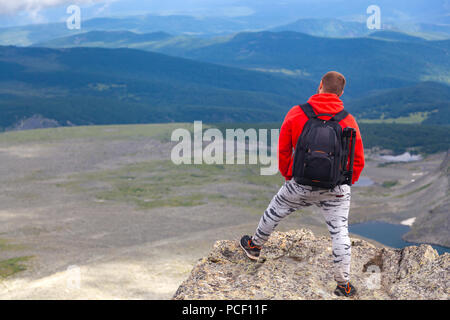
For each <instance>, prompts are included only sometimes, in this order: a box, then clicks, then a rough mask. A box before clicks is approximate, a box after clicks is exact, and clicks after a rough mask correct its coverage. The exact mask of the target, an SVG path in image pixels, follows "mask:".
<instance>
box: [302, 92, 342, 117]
mask: <svg viewBox="0 0 450 320" xmlns="http://www.w3.org/2000/svg"><path fill="white" fill-rule="evenodd" d="M308 103H309V104H310V105H311V106H312V107H313V109H314V111H315V112H316V113H318V114H319V113H331V114H336V113H338V112H341V111H342V110H343V109H344V103H343V102H342V100H341V99H339V97H338V96H337V95H336V94H334V93H320V94H315V95H313V96H312V97H311V98H309V100H308Z"/></svg>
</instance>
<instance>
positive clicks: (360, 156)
mask: <svg viewBox="0 0 450 320" xmlns="http://www.w3.org/2000/svg"><path fill="white" fill-rule="evenodd" d="M308 103H309V104H310V105H311V106H312V107H313V109H314V111H315V112H316V113H317V114H320V113H330V114H332V115H335V114H336V113H338V112H340V111H341V110H342V109H344V103H343V102H342V101H341V99H339V97H338V96H337V95H335V94H333V93H321V94H316V95H313V96H312V97H311V98H310V99H309V101H308ZM323 119H329V117H326V116H324V117H323ZM306 121H308V117H307V116H306V115H305V113H304V112H303V110H302V109H301V108H300V107H299V106H295V107H293V108H292V109H291V110H290V111H289V112H288V114H287V115H286V118H285V119H284V122H283V125H282V126H281V131H280V138H279V141H278V168H279V170H280V173H281V174H282V175H283V177H285V179H286V180H290V179H291V178H292V162H293V154H294V153H293V151H294V149H295V147H296V145H297V140H298V138H299V137H300V135H301V133H302V130H303V126H304V125H305V123H306ZM339 124H340V125H341V127H342V128H345V127H351V128H354V129H356V145H355V159H354V165H353V179H352V180H353V183H355V182H356V181H357V180H358V179H359V176H360V174H361V172H362V170H363V168H364V148H363V142H362V139H361V133H360V132H359V127H358V124H357V123H356V120H355V118H353V116H352V115H348V117H346V118H345V119H344V120H342V121H341V122H339Z"/></svg>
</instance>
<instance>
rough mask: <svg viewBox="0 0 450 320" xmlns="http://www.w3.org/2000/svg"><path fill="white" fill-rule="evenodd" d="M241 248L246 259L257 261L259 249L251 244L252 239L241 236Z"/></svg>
mask: <svg viewBox="0 0 450 320" xmlns="http://www.w3.org/2000/svg"><path fill="white" fill-rule="evenodd" d="M240 245H241V248H242V249H243V250H244V252H245V254H246V255H247V257H249V258H250V259H252V260H258V258H259V253H260V252H261V247H260V246H257V245H255V244H253V242H252V237H250V236H243V237H242V238H241V241H240Z"/></svg>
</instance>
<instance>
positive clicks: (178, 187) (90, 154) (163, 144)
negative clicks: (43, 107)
mask: <svg viewBox="0 0 450 320" xmlns="http://www.w3.org/2000/svg"><path fill="white" fill-rule="evenodd" d="M180 127H184V128H186V129H188V130H192V125H191V124H160V125H127V126H88V127H74V128H53V129H44V130H31V131H20V132H7V133H2V134H0V159H1V161H2V166H1V168H0V170H1V175H0V176H1V179H2V182H3V183H2V184H1V189H2V190H1V192H0V195H1V201H2V204H3V206H2V214H1V215H0V219H1V222H2V223H1V225H0V239H1V242H0V244H1V245H0V268H2V262H3V263H4V262H5V261H6V262H8V265H9V266H10V267H9V269H8V270H9V271H8V273H7V274H8V275H9V276H8V277H7V278H3V279H1V280H0V298H7V299H11V298H13V299H19V298H20V299H33V298H37V297H39V298H41V299H78V298H83V299H106V298H107V299H116V298H118V299H124V298H131V299H134V298H138V299H141V298H145V299H156V298H161V299H168V298H170V297H171V296H172V295H173V294H174V292H175V290H176V289H177V287H178V286H179V285H180V283H181V282H182V281H183V280H184V279H185V278H186V277H187V275H188V274H189V272H190V270H191V268H192V267H193V265H194V264H195V263H196V261H197V259H199V258H200V257H202V256H204V255H205V254H206V253H207V252H209V250H210V249H211V246H212V245H213V243H214V241H216V240H220V239H230V240H231V239H238V238H239V236H241V235H242V234H244V233H252V232H253V230H254V228H255V226H256V223H257V222H258V221H259V218H260V216H261V213H262V211H263V210H264V209H265V207H266V205H267V203H268V201H269V200H270V199H271V197H272V196H273V194H274V193H275V192H276V191H277V190H278V188H279V187H280V185H281V183H282V178H281V177H280V176H279V175H275V176H260V175H259V167H258V166H255V165H252V166H250V165H228V166H227V165H223V166H222V165H205V164H204V165H181V166H176V165H174V164H173V163H172V162H171V161H170V152H171V149H172V147H173V146H174V143H172V142H170V134H171V132H172V131H173V130H174V129H175V128H180ZM377 154H378V153H371V152H370V151H368V152H367V158H368V159H367V160H368V161H367V167H366V169H365V171H364V172H363V176H364V177H368V178H370V179H371V180H373V182H374V184H373V185H371V186H367V187H354V188H353V196H352V209H351V218H350V223H357V222H363V221H370V220H380V221H387V222H392V223H400V222H401V221H404V220H405V219H410V218H413V217H416V221H420V223H418V224H417V228H416V225H415V224H413V229H412V230H413V231H414V232H413V233H412V234H411V235H410V236H411V237H412V239H414V241H426V242H433V243H440V244H445V245H448V233H447V231H446V229H445V228H447V230H448V224H447V223H448V222H445V221H447V220H445V219H448V212H447V213H446V212H445V211H444V212H442V211H439V210H441V209H439V208H445V206H444V207H443V205H445V203H446V201H448V169H447V175H446V174H445V162H444V165H441V164H442V163H443V160H444V158H445V154H443V153H437V154H434V155H431V156H427V157H425V158H424V159H423V160H420V161H417V162H411V163H396V164H389V163H385V161H382V160H380V158H379V157H378V155H377ZM383 163H385V164H384V165H383ZM447 163H448V162H447ZM442 170H444V171H442ZM412 180H415V181H414V182H413V181H412ZM446 188H447V189H446ZM430 210H432V212H431V211H430ZM430 212H431V213H430ZM430 214H431V217H430V216H429V215H430ZM436 218H437V219H441V222H440V223H438V224H435V223H434V221H435V220H434V219H436ZM430 219H432V220H430ZM442 219H444V220H442ZM427 221H433V227H434V228H435V229H433V231H432V232H429V230H427V229H426V228H428V227H427V226H428V224H427ZM301 227H308V228H309V229H311V230H314V232H315V233H316V234H320V235H327V234H328V231H327V230H326V228H325V225H324V223H323V221H322V217H321V215H320V212H317V211H315V210H312V209H307V210H304V211H301V212H300V211H299V212H297V213H295V214H293V215H291V216H290V217H289V218H287V220H286V221H283V222H282V223H281V224H280V226H279V230H290V229H298V228H301ZM430 236H432V238H430ZM408 237H409V236H408ZM377 245H379V244H377ZM71 266H72V267H73V266H76V267H78V268H79V269H78V270H79V271H80V274H81V285H80V288H71V287H69V288H68V287H67V281H69V280H70V278H68V277H69V276H70V272H68V269H67V268H68V267H71ZM3 270H5V269H3ZM5 272H6V271H5ZM5 274H6V273H5ZM68 279H69V280H68Z"/></svg>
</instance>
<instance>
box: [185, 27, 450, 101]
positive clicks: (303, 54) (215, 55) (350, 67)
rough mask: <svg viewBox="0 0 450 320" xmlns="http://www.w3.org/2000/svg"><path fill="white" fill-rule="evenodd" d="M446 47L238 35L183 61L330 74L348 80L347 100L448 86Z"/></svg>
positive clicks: (187, 54) (449, 61) (428, 43)
mask: <svg viewBox="0 0 450 320" xmlns="http://www.w3.org/2000/svg"><path fill="white" fill-rule="evenodd" d="M449 50H450V42H448V41H440V42H438V43H437V44H436V45H434V41H426V42H421V43H417V42H404V41H384V40H377V39H370V38H352V39H330V38H318V37H313V36H309V35H306V34H301V33H296V32H278V33H274V32H257V33H240V34H237V35H236V36H234V37H233V38H231V39H230V40H229V41H226V42H222V43H218V44H212V45H210V46H207V47H202V48H199V49H193V50H187V51H186V52H185V54H184V56H185V57H189V58H193V59H197V60H201V61H208V62H214V63H220V64H226V65H232V66H237V67H242V68H253V69H258V70H267V71H273V70H288V71H291V72H294V73H297V74H301V75H302V76H303V77H305V78H309V79H320V77H321V76H322V75H323V74H324V73H325V72H327V71H329V70H337V71H341V72H343V73H344V74H345V75H346V77H347V79H348V87H347V89H346V97H347V98H358V97H360V96H361V94H366V93H368V92H370V91H373V90H379V89H390V88H398V87H404V86H407V85H410V84H413V83H416V82H419V81H423V80H430V81H439V82H445V83H450V78H449V76H448V75H449V74H450V59H448V55H449Z"/></svg>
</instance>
